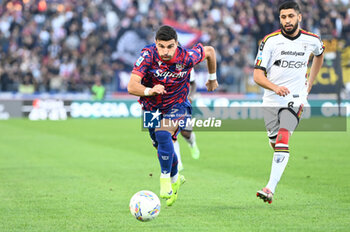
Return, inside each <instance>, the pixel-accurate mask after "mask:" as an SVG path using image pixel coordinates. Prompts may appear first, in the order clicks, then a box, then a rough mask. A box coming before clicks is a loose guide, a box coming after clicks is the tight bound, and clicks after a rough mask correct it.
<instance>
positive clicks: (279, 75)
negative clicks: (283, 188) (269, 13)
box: [254, 1, 324, 203]
mask: <svg viewBox="0 0 350 232" xmlns="http://www.w3.org/2000/svg"><path fill="white" fill-rule="evenodd" d="M279 18H280V24H281V29H280V30H278V31H275V32H273V33H271V34H269V35H267V36H265V37H264V39H263V40H262V42H261V44H260V47H259V50H258V54H257V57H256V61H255V62H256V64H255V69H254V81H255V82H256V83H257V84H258V85H260V86H261V87H263V88H264V89H265V93H264V96H263V106H264V120H265V127H266V130H267V134H268V137H269V140H270V144H271V147H272V148H273V149H274V156H273V160H272V168H271V174H270V179H269V182H268V183H267V185H266V187H264V188H263V189H262V190H260V191H258V192H257V196H258V197H259V198H261V199H262V200H264V201H265V202H268V203H271V202H272V197H273V195H274V193H275V189H276V186H277V183H278V182H279V180H280V179H281V176H282V174H283V172H284V169H285V167H286V165H287V162H288V159H289V146H288V141H289V137H290V136H291V134H292V133H293V131H294V130H295V129H296V127H297V126H298V123H299V119H300V116H301V113H302V108H303V105H305V104H306V103H307V99H306V98H307V95H308V93H309V92H310V90H311V88H312V84H313V81H314V79H315V77H316V75H317V73H318V72H319V70H320V68H321V66H322V64H323V51H324V46H323V43H322V41H321V40H320V38H319V37H318V36H317V35H315V34H312V33H310V32H307V31H305V30H303V29H301V28H300V22H301V20H302V15H301V13H300V8H299V6H298V4H297V3H295V2H292V1H288V2H285V3H282V5H280V7H279ZM311 53H312V54H313V55H314V57H313V62H312V66H311V70H310V73H309V77H308V78H307V74H306V72H307V64H308V61H309V56H310V54H311Z"/></svg>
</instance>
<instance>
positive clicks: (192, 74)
mask: <svg viewBox="0 0 350 232" xmlns="http://www.w3.org/2000/svg"><path fill="white" fill-rule="evenodd" d="M195 75H196V73H195V72H194V69H192V70H191V73H190V82H194V81H195V78H194V77H195Z"/></svg>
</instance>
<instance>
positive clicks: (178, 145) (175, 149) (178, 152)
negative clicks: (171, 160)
mask: <svg viewBox="0 0 350 232" xmlns="http://www.w3.org/2000/svg"><path fill="white" fill-rule="evenodd" d="M174 151H175V153H176V155H177V161H178V164H177V165H178V166H177V167H178V170H180V167H182V168H183V166H182V161H181V154H180V144H179V141H177V140H176V141H175V142H174Z"/></svg>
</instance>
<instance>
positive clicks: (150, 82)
mask: <svg viewBox="0 0 350 232" xmlns="http://www.w3.org/2000/svg"><path fill="white" fill-rule="evenodd" d="M204 57H205V54H204V47H203V45H202V44H200V43H199V44H197V45H195V46H194V47H193V48H192V49H186V48H183V47H180V46H178V47H177V49H176V51H175V55H174V57H173V58H172V59H171V60H169V61H163V60H162V59H161V58H160V56H159V54H158V51H157V48H156V45H155V44H152V45H148V46H146V47H144V48H143V49H142V51H141V56H140V57H139V59H138V60H137V61H136V62H135V64H134V68H133V71H132V73H134V74H136V75H138V76H140V77H142V79H141V84H143V85H144V86H146V87H150V88H152V87H153V86H155V85H157V84H161V85H163V86H164V87H165V90H166V92H167V93H166V94H163V95H156V96H148V97H140V99H139V102H140V103H141V104H142V107H143V109H144V110H150V111H153V110H156V109H159V110H160V111H161V112H163V113H166V112H167V111H168V110H169V109H170V108H171V107H172V106H173V105H175V104H177V103H182V102H185V101H186V99H187V95H188V92H189V86H190V72H191V70H192V68H193V66H195V65H196V64H198V63H200V62H201V61H203V59H204Z"/></svg>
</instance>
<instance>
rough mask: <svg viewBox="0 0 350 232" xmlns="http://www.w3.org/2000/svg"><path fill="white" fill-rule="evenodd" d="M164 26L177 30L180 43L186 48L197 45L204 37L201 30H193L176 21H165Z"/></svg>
mask: <svg viewBox="0 0 350 232" xmlns="http://www.w3.org/2000/svg"><path fill="white" fill-rule="evenodd" d="M163 24H165V25H169V26H172V27H173V28H174V29H175V30H176V32H177V36H178V41H179V43H180V44H181V46H184V47H186V48H190V47H192V46H193V45H194V44H195V43H198V42H199V39H200V38H201V36H202V32H201V31H200V30H196V29H193V28H191V27H190V26H189V25H187V24H180V23H178V22H177V21H174V20H170V19H164V20H163Z"/></svg>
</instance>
